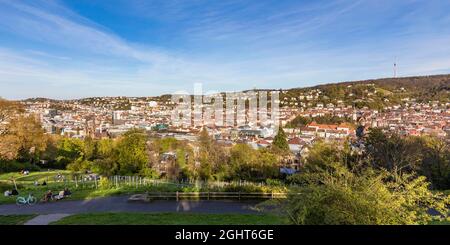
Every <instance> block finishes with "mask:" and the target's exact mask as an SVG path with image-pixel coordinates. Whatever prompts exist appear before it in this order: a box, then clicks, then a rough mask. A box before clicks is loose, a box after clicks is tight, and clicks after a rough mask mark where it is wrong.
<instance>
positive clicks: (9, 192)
mask: <svg viewBox="0 0 450 245" xmlns="http://www.w3.org/2000/svg"><path fill="white" fill-rule="evenodd" d="M11 193H12V191H10V190H6V191H5V193H4V195H5V197H9V196H11Z"/></svg>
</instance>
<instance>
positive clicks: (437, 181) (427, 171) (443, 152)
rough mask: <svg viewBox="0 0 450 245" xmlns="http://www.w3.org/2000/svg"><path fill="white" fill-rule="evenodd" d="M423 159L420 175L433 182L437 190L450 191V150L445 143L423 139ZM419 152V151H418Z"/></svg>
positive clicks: (427, 138) (432, 138) (433, 138)
mask: <svg viewBox="0 0 450 245" xmlns="http://www.w3.org/2000/svg"><path fill="white" fill-rule="evenodd" d="M421 140H423V150H422V151H423V159H422V161H421V163H420V167H419V170H418V171H419V173H420V174H423V175H424V176H426V177H427V178H428V180H429V181H430V182H431V184H432V187H433V188H435V189H441V190H446V189H450V148H449V145H448V144H446V143H445V141H443V140H440V139H438V138H435V137H430V136H426V137H421ZM418 150H419V149H418Z"/></svg>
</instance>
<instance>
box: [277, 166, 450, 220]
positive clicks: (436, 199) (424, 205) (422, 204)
mask: <svg viewBox="0 0 450 245" xmlns="http://www.w3.org/2000/svg"><path fill="white" fill-rule="evenodd" d="M316 177H317V179H314V180H313V181H310V182H307V183H305V184H304V185H303V186H301V187H298V188H295V189H293V190H292V193H291V194H289V196H288V198H287V200H286V201H285V202H283V203H282V207H283V208H282V210H283V211H284V212H285V213H286V214H287V215H288V217H289V219H290V221H291V222H292V223H293V224H307V225H317V224H329V225H336V224H364V225H375V224H426V223H428V222H429V221H431V220H432V218H433V217H432V215H431V214H430V213H429V209H431V208H432V209H434V210H437V211H439V212H440V213H441V214H443V215H446V214H447V212H448V208H447V207H446V205H448V204H449V203H450V202H449V197H448V196H444V195H441V194H437V193H433V192H431V191H430V190H429V186H428V185H429V183H428V182H426V179H425V177H423V176H421V177H416V176H414V175H411V174H401V175H396V174H394V173H390V172H387V171H381V172H380V171H374V170H371V169H367V170H366V171H364V172H363V173H362V174H359V175H357V174H355V173H353V172H350V171H349V170H348V169H346V168H345V167H342V166H341V167H337V168H335V169H334V171H332V172H323V173H322V174H318V175H316ZM297 193H301V194H297ZM434 218H438V217H434Z"/></svg>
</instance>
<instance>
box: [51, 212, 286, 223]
mask: <svg viewBox="0 0 450 245" xmlns="http://www.w3.org/2000/svg"><path fill="white" fill-rule="evenodd" d="M52 224H53V225H277V224H287V220H285V219H284V218H283V217H280V216H275V215H268V214H260V215H259V214H186V213H93V214H76V215H72V216H68V217H65V218H63V219H61V220H59V221H56V222H54V223H52Z"/></svg>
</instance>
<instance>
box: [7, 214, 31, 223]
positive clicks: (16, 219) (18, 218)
mask: <svg viewBox="0 0 450 245" xmlns="http://www.w3.org/2000/svg"><path fill="white" fill-rule="evenodd" d="M35 216H36V215H34V214H27V215H24V214H21V215H0V225H23V224H24V223H25V222H27V221H28V220H30V219H32V218H34V217H35Z"/></svg>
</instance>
